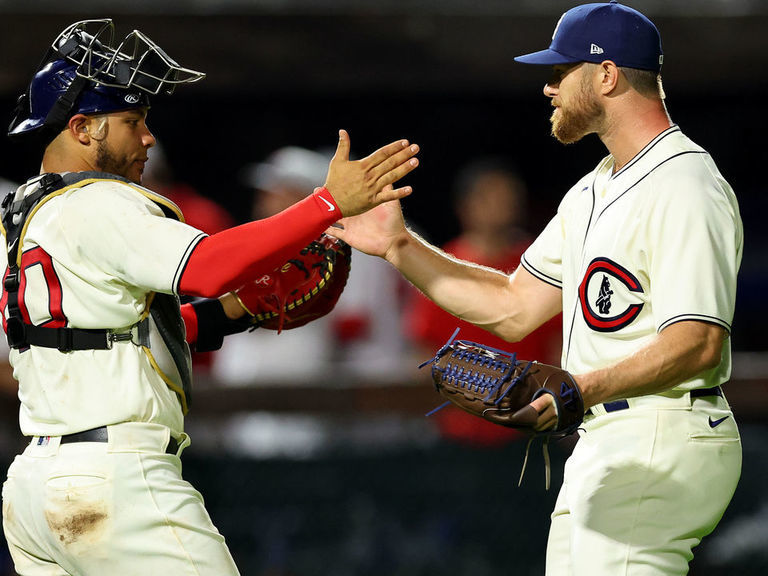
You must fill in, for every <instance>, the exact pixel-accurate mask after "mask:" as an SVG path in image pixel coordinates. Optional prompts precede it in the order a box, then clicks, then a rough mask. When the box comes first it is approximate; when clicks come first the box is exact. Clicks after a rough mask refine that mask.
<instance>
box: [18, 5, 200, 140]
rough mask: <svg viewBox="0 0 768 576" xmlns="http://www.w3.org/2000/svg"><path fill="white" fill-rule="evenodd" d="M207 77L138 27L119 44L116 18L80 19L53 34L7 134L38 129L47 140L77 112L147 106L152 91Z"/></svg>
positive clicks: (169, 90)
mask: <svg viewBox="0 0 768 576" xmlns="http://www.w3.org/2000/svg"><path fill="white" fill-rule="evenodd" d="M204 77H205V74H203V73H202V72H196V71H195V70H190V69H188V68H183V67H182V66H180V65H179V64H177V63H176V62H175V61H174V60H173V59H172V58H171V57H170V56H168V55H167V54H166V53H165V52H164V51H163V50H162V49H161V48H160V47H159V46H157V44H155V43H154V42H152V40H150V39H149V38H148V37H147V36H145V35H144V34H142V33H141V32H139V31H138V30H134V31H133V32H131V33H130V34H128V35H127V36H126V37H125V38H124V39H123V40H122V41H121V42H120V43H119V44H117V45H115V29H114V25H113V23H112V20H111V19H109V18H106V19H101V20H83V21H81V22H76V23H74V24H72V25H70V26H68V27H67V28H66V29H65V30H64V31H63V32H61V34H59V36H58V37H57V38H56V40H54V42H53V44H52V45H51V47H50V48H49V49H48V52H47V54H46V55H45V58H43V61H42V62H41V64H40V66H39V67H38V71H37V72H36V73H35V76H34V78H33V79H32V82H31V83H30V85H29V88H28V90H27V92H26V93H25V94H23V95H22V96H20V97H19V101H18V103H17V106H16V111H15V114H14V118H13V121H12V122H11V125H10V127H9V128H8V135H9V136H11V137H21V136H24V137H29V136H33V135H34V136H36V137H39V138H41V139H42V140H43V141H44V142H45V143H46V144H47V143H48V142H49V141H50V140H52V139H53V138H54V137H55V136H56V135H57V134H58V133H59V132H61V130H63V129H64V126H66V123H67V121H68V120H69V119H70V118H71V117H72V116H73V115H75V114H106V113H110V112H118V111H121V110H130V109H133V108H141V107H146V106H148V105H149V95H150V94H152V95H154V94H160V93H163V94H172V93H173V91H174V89H175V88H176V85H177V84H184V83H189V82H197V81H198V80H201V79H203V78H204Z"/></svg>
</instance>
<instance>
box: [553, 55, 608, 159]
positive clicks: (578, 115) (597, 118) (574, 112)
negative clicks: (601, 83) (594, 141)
mask: <svg viewBox="0 0 768 576" xmlns="http://www.w3.org/2000/svg"><path fill="white" fill-rule="evenodd" d="M590 70H591V69H590V67H589V66H584V67H583V68H582V70H581V80H580V82H579V83H578V84H577V85H576V86H575V87H574V92H573V93H572V94H570V95H568V94H563V92H562V85H561V94H560V98H559V105H558V107H557V108H555V111H554V112H553V113H552V116H551V117H550V119H549V121H550V122H551V123H552V136H554V137H555V138H557V140H558V141H560V142H562V143H563V144H573V143H574V142H578V141H579V140H581V139H582V138H583V137H584V136H586V135H587V134H591V133H592V132H597V131H598V128H599V126H600V124H601V123H602V120H603V118H604V116H605V110H604V109H603V107H602V106H601V104H600V102H599V100H598V98H597V95H596V94H595V92H594V90H592V85H591V82H592V75H591V74H590V73H589V72H590ZM564 96H565V98H564Z"/></svg>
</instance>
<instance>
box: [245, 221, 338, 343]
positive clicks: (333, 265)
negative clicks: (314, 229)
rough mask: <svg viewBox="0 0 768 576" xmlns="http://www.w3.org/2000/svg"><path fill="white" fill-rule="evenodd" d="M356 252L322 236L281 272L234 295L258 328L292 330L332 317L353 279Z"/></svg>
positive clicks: (330, 237) (285, 265)
mask: <svg viewBox="0 0 768 576" xmlns="http://www.w3.org/2000/svg"><path fill="white" fill-rule="evenodd" d="M351 264H352V249H351V248H350V247H349V245H348V244H347V243H345V242H342V241H341V240H339V239H338V238H334V237H332V236H328V235H327V234H321V235H320V237H319V238H317V240H313V241H312V242H310V243H309V244H308V245H307V246H306V247H305V248H303V249H302V250H301V252H299V254H297V255H296V256H295V257H294V258H291V259H290V260H288V261H287V262H286V263H285V264H283V265H282V266H281V267H280V268H276V269H275V270H273V271H272V273H270V274H265V275H264V276H262V277H261V278H259V279H258V280H256V281H254V282H250V283H248V284H246V285H245V286H243V287H241V288H239V289H238V290H237V291H235V292H234V294H235V296H236V297H237V298H238V300H239V302H240V304H241V305H242V307H243V308H244V309H245V311H246V312H247V313H248V314H250V316H251V318H252V322H251V324H252V325H253V327H254V328H257V327H258V328H268V329H270V330H277V331H278V332H281V331H282V330H291V329H293V328H298V327H299V326H303V325H304V324H306V323H308V322H311V321H312V320H316V319H317V318H320V317H322V316H325V315H326V314H328V313H329V312H330V311H331V310H333V307H334V306H335V305H336V302H338V300H339V297H340V296H341V293H342V291H343V290H344V286H345V285H346V283H347V278H348V277H349V270H350V267H351Z"/></svg>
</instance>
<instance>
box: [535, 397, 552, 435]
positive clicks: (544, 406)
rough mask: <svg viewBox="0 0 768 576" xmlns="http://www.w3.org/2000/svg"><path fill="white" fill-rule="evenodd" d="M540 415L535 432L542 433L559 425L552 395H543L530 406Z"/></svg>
mask: <svg viewBox="0 0 768 576" xmlns="http://www.w3.org/2000/svg"><path fill="white" fill-rule="evenodd" d="M529 406H531V407H532V408H533V409H534V410H536V412H537V414H538V416H539V417H538V419H537V422H536V426H534V429H535V430H538V431H542V430H547V429H549V428H552V427H554V426H556V425H557V408H556V407H555V399H554V398H553V397H552V395H551V394H542V395H541V396H539V397H538V398H536V400H534V401H533V402H531V403H530V404H529Z"/></svg>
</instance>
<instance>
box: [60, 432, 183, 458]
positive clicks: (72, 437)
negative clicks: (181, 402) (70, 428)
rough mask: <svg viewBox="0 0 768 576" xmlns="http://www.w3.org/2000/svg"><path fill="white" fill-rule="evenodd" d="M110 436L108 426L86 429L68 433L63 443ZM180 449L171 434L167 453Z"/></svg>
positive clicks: (62, 438)
mask: <svg viewBox="0 0 768 576" xmlns="http://www.w3.org/2000/svg"><path fill="white" fill-rule="evenodd" d="M108 440H109V436H108V434H107V427H106V426H102V427H101V428H93V429H91V430H85V431H83V432H78V433H76V434H67V435H66V436H62V437H61V444H70V443H72V442H107V441H108ZM178 451H179V443H178V442H177V441H176V439H175V438H174V437H173V436H171V439H170V441H169V442H168V448H166V449H165V452H166V453H167V454H176V453H177V452H178Z"/></svg>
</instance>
